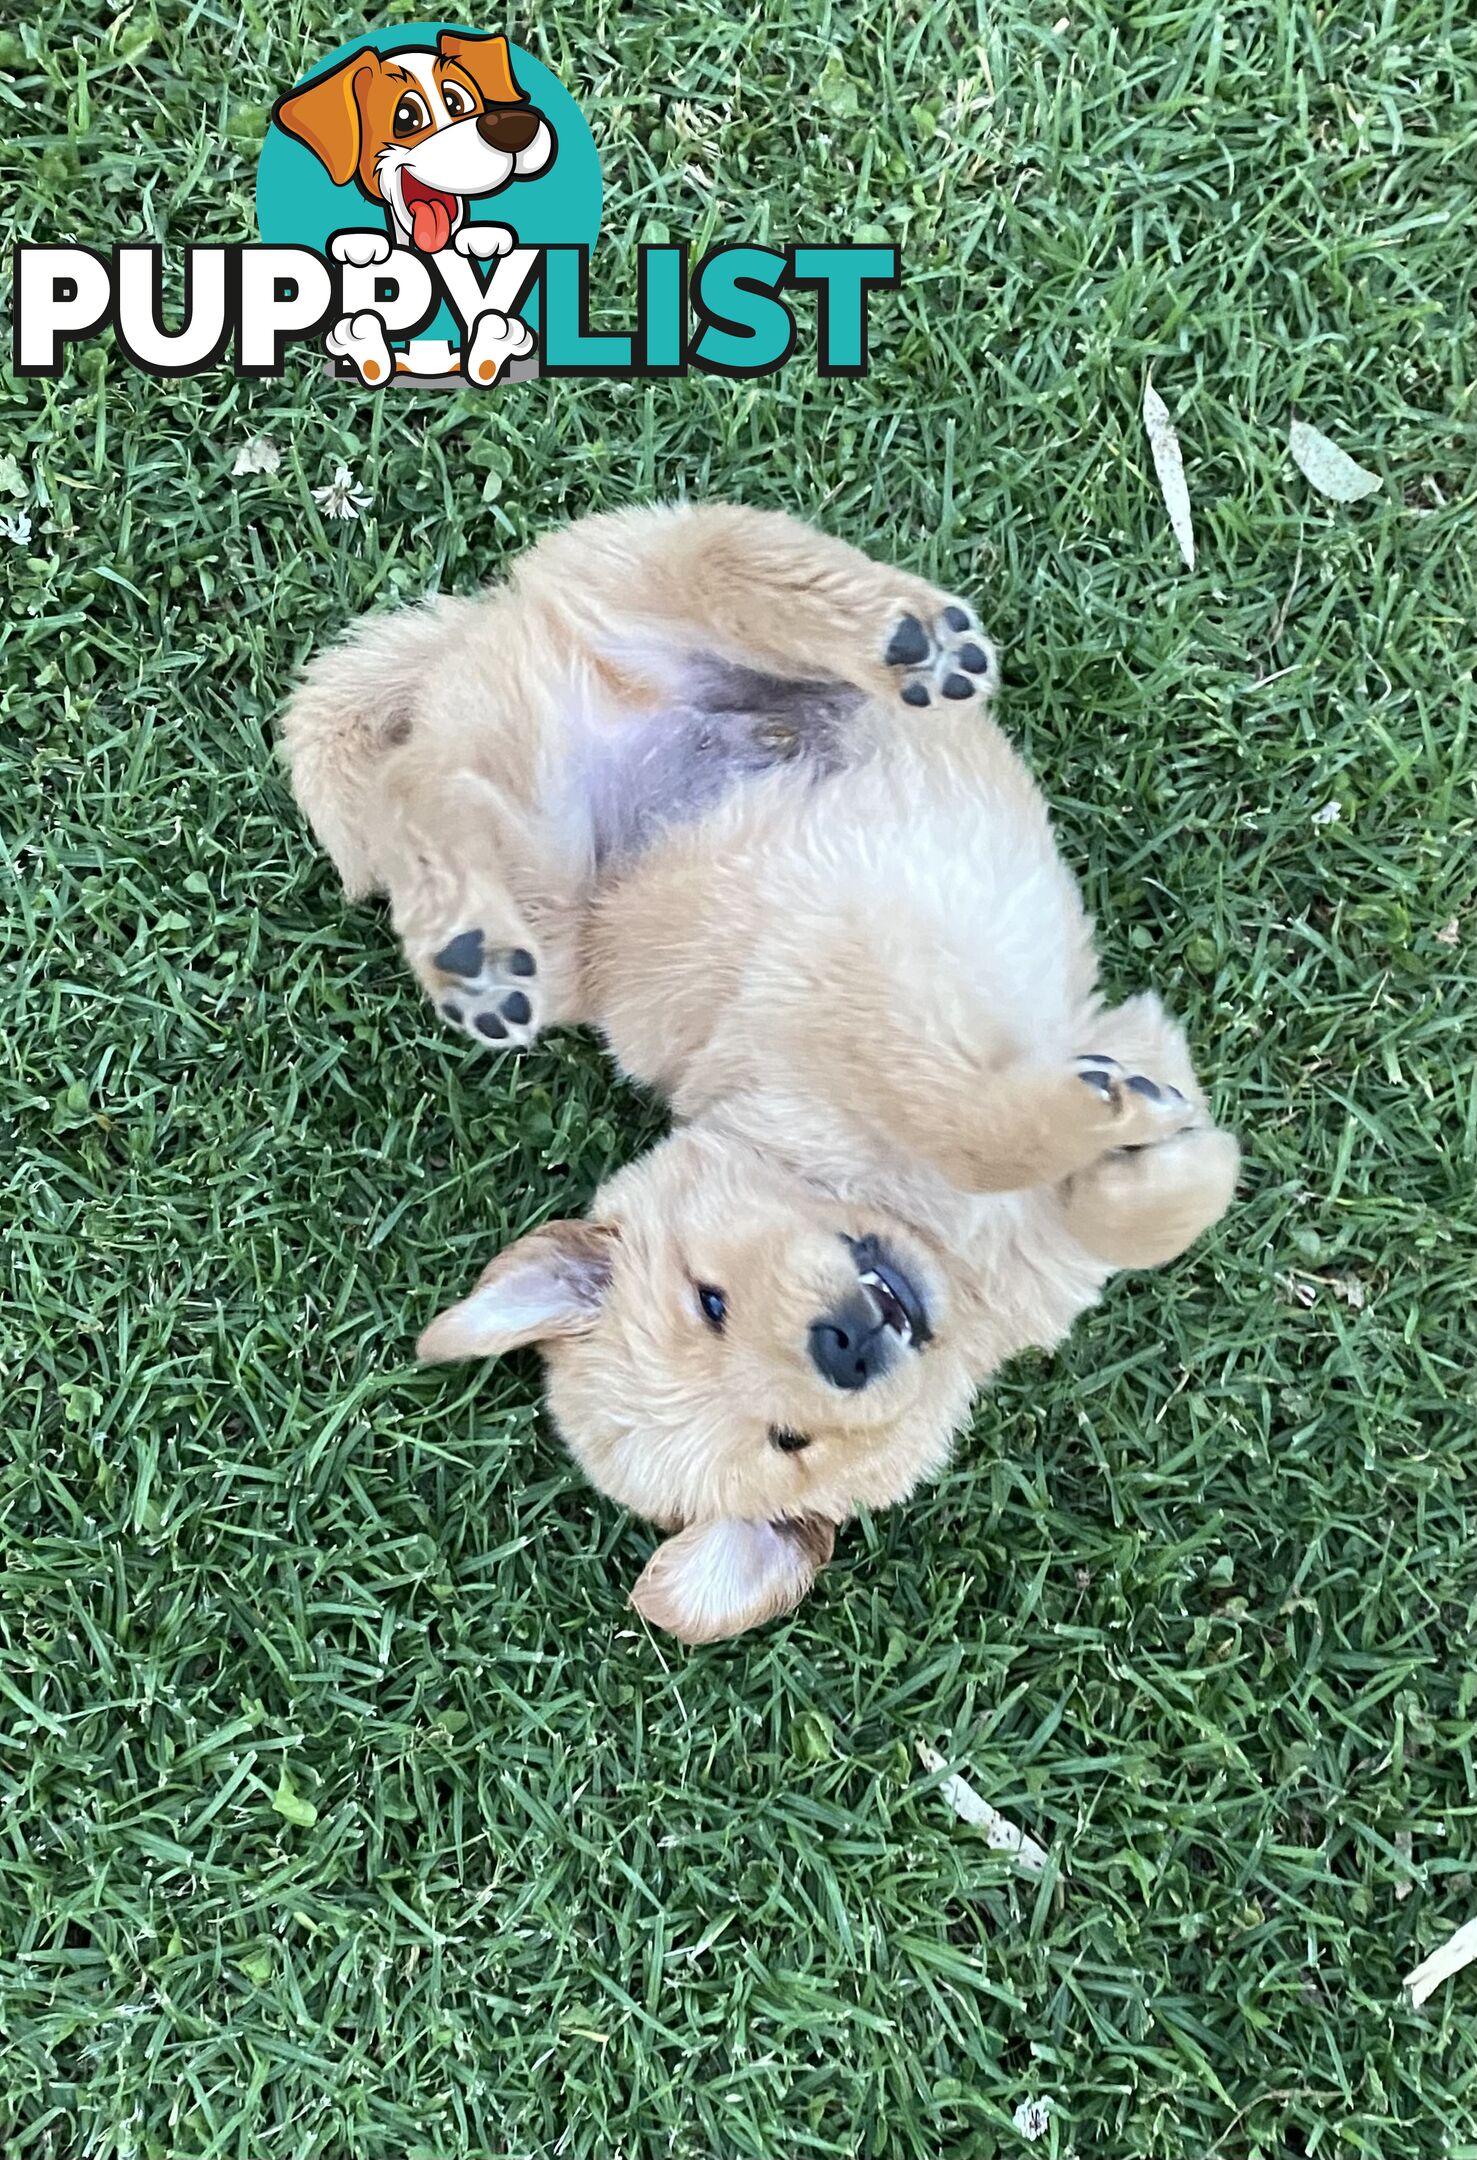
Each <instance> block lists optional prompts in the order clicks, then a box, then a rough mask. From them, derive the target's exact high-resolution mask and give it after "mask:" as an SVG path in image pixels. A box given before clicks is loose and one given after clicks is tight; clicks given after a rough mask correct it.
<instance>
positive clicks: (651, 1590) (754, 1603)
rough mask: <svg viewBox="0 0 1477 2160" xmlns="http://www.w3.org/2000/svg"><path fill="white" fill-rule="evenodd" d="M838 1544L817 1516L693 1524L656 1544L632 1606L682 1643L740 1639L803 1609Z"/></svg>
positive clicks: (633, 1594)
mask: <svg viewBox="0 0 1477 2160" xmlns="http://www.w3.org/2000/svg"><path fill="white" fill-rule="evenodd" d="M835 1543H836V1525H835V1524H834V1523H830V1522H825V1521H823V1520H822V1518H821V1517H820V1516H819V1515H800V1516H795V1517H793V1518H786V1519H783V1520H781V1521H779V1522H709V1523H694V1524H693V1526H692V1527H691V1529H689V1530H683V1531H681V1532H680V1533H679V1534H678V1535H677V1536H676V1537H669V1538H668V1539H667V1541H666V1543H665V1544H664V1545H658V1547H657V1549H656V1551H655V1552H654V1553H653V1554H652V1556H651V1558H650V1559H649V1560H648V1561H647V1563H646V1566H645V1567H644V1568H643V1569H642V1571H641V1575H640V1578H639V1580H638V1581H637V1584H636V1587H635V1589H634V1590H633V1591H632V1592H631V1603H632V1604H633V1605H634V1606H635V1608H636V1610H637V1612H638V1613H640V1615H641V1617H642V1619H643V1620H649V1621H650V1622H651V1625H652V1626H653V1627H659V1628H665V1629H666V1630H667V1632H668V1634H670V1635H675V1636H676V1637H677V1638H678V1640H679V1641H680V1642H685V1643H708V1642H718V1641H720V1640H721V1639H722V1638H723V1637H724V1636H725V1635H742V1634H743V1632H744V1630H745V1628H751V1627H759V1626H760V1625H761V1624H762V1623H763V1622H764V1621H766V1620H773V1619H775V1618H777V1617H778V1615H779V1614H780V1613H785V1612H788V1611H789V1610H790V1608H791V1607H792V1606H794V1605H798V1604H799V1603H800V1600H801V1599H802V1598H803V1597H804V1596H805V1594H806V1592H807V1591H808V1590H809V1588H810V1586H811V1584H812V1583H813V1582H814V1581H815V1579H816V1577H817V1575H819V1573H820V1571H821V1569H822V1568H823V1567H824V1566H825V1564H826V1562H827V1561H828V1560H829V1559H830V1557H831V1549H832V1547H833V1546H834V1545H835Z"/></svg>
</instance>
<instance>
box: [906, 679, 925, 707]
mask: <svg viewBox="0 0 1477 2160" xmlns="http://www.w3.org/2000/svg"><path fill="white" fill-rule="evenodd" d="M899 695H900V697H901V698H902V701H903V703H904V704H905V705H926V704H927V703H928V702H929V698H928V685H927V683H921V682H910V683H904V684H903V687H902V689H901V691H900V692H899Z"/></svg>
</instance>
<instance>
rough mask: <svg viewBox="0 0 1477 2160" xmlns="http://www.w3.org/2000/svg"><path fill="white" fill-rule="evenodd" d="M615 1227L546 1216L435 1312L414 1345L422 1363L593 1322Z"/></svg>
mask: <svg viewBox="0 0 1477 2160" xmlns="http://www.w3.org/2000/svg"><path fill="white" fill-rule="evenodd" d="M618 1235H619V1233H618V1232H617V1231H616V1229H615V1228H614V1226H613V1225H611V1224H609V1223H589V1222H551V1223H545V1224H544V1226H543V1228H542V1229H541V1230H531V1231H530V1232H529V1234H528V1236H527V1237H523V1238H519V1240H518V1242H517V1244H516V1245H510V1246H509V1247H508V1249H507V1251H506V1252H500V1253H499V1254H498V1256H497V1258H496V1259H495V1260H494V1261H493V1262H492V1265H491V1266H490V1267H488V1268H486V1269H484V1270H483V1273H482V1276H481V1279H480V1280H479V1282H478V1284H477V1287H476V1289H475V1290H474V1291H473V1292H472V1295H471V1296H470V1297H469V1298H463V1299H462V1301H461V1303H460V1304H459V1305H451V1306H448V1308H447V1310H446V1311H445V1312H444V1313H438V1314H437V1315H436V1318H435V1319H434V1320H433V1321H432V1322H431V1325H430V1326H429V1327H428V1328H427V1329H426V1331H425V1333H424V1334H423V1335H422V1336H421V1339H420V1341H419V1342H418V1343H417V1344H416V1346H415V1354H416V1356H417V1357H418V1358H420V1360H421V1361H422V1363H423V1364H428V1365H437V1364H442V1363H444V1362H445V1361H446V1360H447V1359H449V1358H464V1357H501V1356H502V1354H503V1352H504V1351H505V1350H517V1349H518V1348H519V1347H520V1346H521V1345H522V1344H523V1343H531V1342H543V1341H545V1340H547V1338H548V1337H549V1336H551V1335H578V1334H579V1333H580V1331H581V1330H582V1329H583V1328H587V1327H590V1326H592V1325H593V1323H594V1321H595V1319H596V1316H597V1315H598V1313H599V1311H600V1305H601V1300H602V1299H603V1298H604V1296H605V1292H606V1290H607V1289H608V1287H609V1284H610V1270H611V1263H612V1260H613V1258H614V1251H615V1245H616V1241H617V1238H618Z"/></svg>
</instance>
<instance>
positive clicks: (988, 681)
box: [882, 600, 1000, 709]
mask: <svg viewBox="0 0 1477 2160" xmlns="http://www.w3.org/2000/svg"><path fill="white" fill-rule="evenodd" d="M882 658H883V661H884V663H885V665H886V666H887V667H889V668H891V669H892V670H893V679H894V681H895V683H896V685H897V694H898V696H899V697H900V698H901V699H902V701H903V703H904V704H905V705H912V706H915V707H918V708H920V709H921V708H922V707H923V706H925V705H933V704H936V703H937V702H938V700H939V699H940V698H945V699H947V700H948V701H949V703H950V704H960V705H963V704H965V703H967V702H973V701H977V700H980V699H984V698H990V697H993V696H994V694H995V690H996V686H997V685H998V683H999V680H1000V667H999V662H998V660H997V659H996V656H995V648H994V646H993V645H992V644H991V643H990V640H989V639H988V638H987V637H986V636H985V633H984V631H983V630H981V628H980V626H979V622H978V620H977V619H976V617H975V615H974V613H973V611H972V610H971V609H969V608H967V607H966V606H965V605H964V602H963V601H962V600H950V601H948V602H946V603H945V605H944V606H943V607H942V608H941V609H940V610H939V612H938V614H937V615H935V616H934V617H933V618H932V620H931V621H928V622H925V621H924V620H923V618H922V617H921V616H919V615H902V616H900V617H899V618H898V620H897V621H896V622H895V623H894V624H893V626H892V628H891V630H890V631H889V633H888V638H887V643H886V645H885V647H884V648H883V653H882Z"/></svg>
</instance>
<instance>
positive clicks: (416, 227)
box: [407, 195, 451, 255]
mask: <svg viewBox="0 0 1477 2160" xmlns="http://www.w3.org/2000/svg"><path fill="white" fill-rule="evenodd" d="M407 208H408V209H409V211H410V237H411V240H412V241H413V243H414V245H415V246H416V247H417V248H419V250H420V252H421V254H422V255H436V254H439V253H440V251H441V249H442V248H444V247H445V245H446V243H447V241H448V240H449V239H450V238H451V211H450V210H449V209H448V207H447V202H446V197H445V196H444V195H420V196H418V197H417V198H416V200H415V201H414V202H413V203H410V204H408V205H407Z"/></svg>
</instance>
